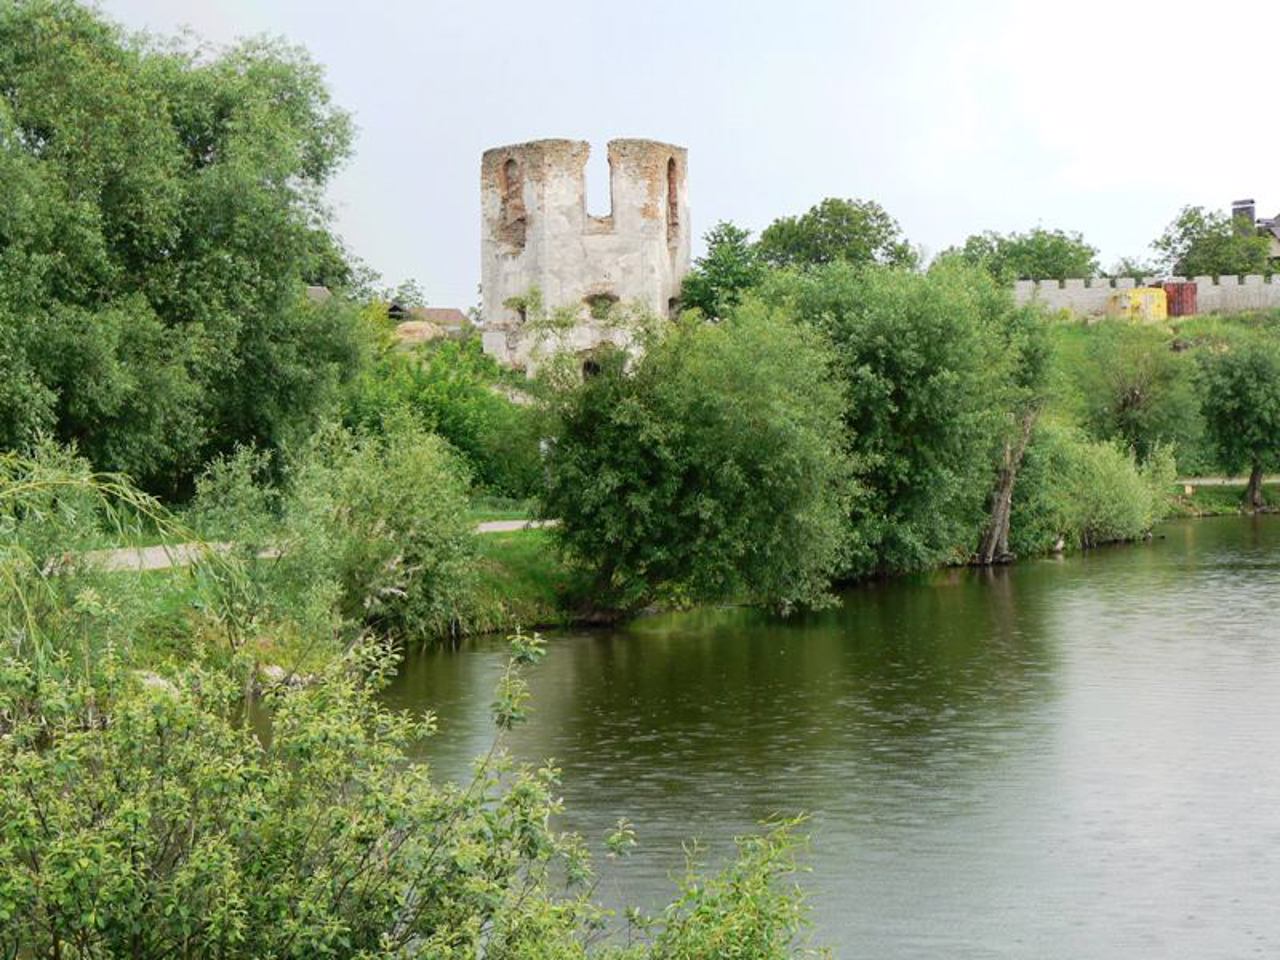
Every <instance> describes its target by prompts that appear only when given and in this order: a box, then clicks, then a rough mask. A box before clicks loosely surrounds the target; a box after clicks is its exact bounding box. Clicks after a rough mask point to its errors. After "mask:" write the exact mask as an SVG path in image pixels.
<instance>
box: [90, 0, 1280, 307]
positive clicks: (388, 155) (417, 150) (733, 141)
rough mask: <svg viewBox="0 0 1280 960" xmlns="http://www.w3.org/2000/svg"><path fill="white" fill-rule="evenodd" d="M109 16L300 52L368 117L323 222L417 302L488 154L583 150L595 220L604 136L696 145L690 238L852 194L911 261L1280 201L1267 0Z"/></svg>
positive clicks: (216, 6)
mask: <svg viewBox="0 0 1280 960" xmlns="http://www.w3.org/2000/svg"><path fill="white" fill-rule="evenodd" d="M101 5H102V8H103V9H104V10H105V11H106V12H107V13H108V14H109V15H110V16H112V17H114V18H115V19H117V20H119V21H120V22H122V23H124V24H125V25H126V26H129V27H132V28H145V29H149V30H151V31H153V32H157V33H162V34H167V33H173V32H175V31H177V30H178V29H180V28H182V27H184V26H185V27H189V28H191V29H192V30H194V31H195V32H196V33H197V34H199V35H200V36H202V37H203V38H205V39H207V40H210V41H213V42H215V43H225V42H231V41H233V40H235V39H236V38H237V37H242V36H246V35H253V34H262V33H266V34H272V35H280V36H284V37H286V38H288V39H289V40H291V41H293V42H295V43H299V44H302V45H303V46H305V47H306V48H308V49H309V50H310V51H311V54H312V56H313V57H314V58H315V59H316V60H318V61H319V62H320V63H322V64H324V65H325V67H326V68H327V70H328V76H329V80H330V84H331V87H332V89H333V93H334V97H335V99H336V100H337V102H338V103H340V104H341V105H343V106H344V107H346V108H347V109H348V110H350V111H351V112H352V113H354V115H355V118H356V122H357V124H358V125H359V135H358V139H357V143H356V153H355V157H354V159H353V160H352V161H351V162H350V164H349V165H348V167H347V168H346V169H345V171H344V172H343V173H342V175H341V176H340V177H339V178H338V179H337V181H336V182H335V184H334V186H333V189H332V192H331V196H332V202H333V205H334V209H335V212H336V215H337V223H338V228H339V231H340V233H341V234H342V235H343V237H344V238H345V240H346V241H347V243H348V245H349V246H350V247H351V249H352V250H353V251H355V252H356V253H357V254H359V255H360V256H361V257H362V258H364V259H365V260H366V261H367V262H368V263H369V264H370V265H372V266H373V267H374V268H375V269H377V270H378V271H380V272H381V273H382V274H383V275H384V277H385V278H386V280H387V282H388V283H389V284H392V285H394V284H395V283H398V282H400V281H401V280H404V279H406V278H414V279H416V280H417V281H418V282H419V283H420V284H421V285H422V287H423V289H424V290H425V292H426V294H427V298H428V300H429V301H430V302H431V303H432V304H433V305H436V306H458V307H463V308H465V307H467V306H469V305H471V304H473V303H475V302H476V301H477V294H476V287H477V284H478V282H479V272H480V265H479V245H480V238H479V220H480V209H479V196H478V190H479V165H480V153H481V151H482V150H484V149H485V148H486V147H490V146H497V145H500V144H504V143H514V142H518V141H522V140H530V139H537V138H540V137H573V138H580V139H585V140H589V141H590V142H591V143H592V144H593V146H595V147H597V148H598V149H596V150H595V151H594V153H593V156H592V160H591V163H590V164H589V175H588V185H589V191H590V196H589V198H588V202H589V206H590V207H591V208H592V210H593V212H604V211H602V210H598V209H596V208H597V207H598V206H599V204H598V203H596V202H594V200H593V198H594V197H598V196H602V195H603V196H606V197H607V193H605V192H604V186H603V184H604V180H603V169H604V165H603V149H602V148H603V145H604V143H605V142H606V141H607V140H609V139H611V138H613V137H620V136H625V137H651V138H654V139H659V140H668V141H672V142H675V143H679V144H683V145H685V146H687V147H688V148H689V199H690V206H691V209H692V215H693V218H694V229H695V230H696V231H697V233H699V234H701V233H702V232H704V231H705V230H706V229H707V228H708V227H710V226H711V225H712V224H714V223H715V222H716V221H718V220H721V219H730V220H733V221H735V222H737V223H739V224H741V225H742V226H746V227H749V228H751V229H752V230H755V231H758V230H759V229H761V228H762V227H764V226H765V225H767V224H768V223H769V222H770V221H771V220H773V219H774V218H775V217H778V216H781V215H785V214H793V213H799V212H802V211H803V210H805V209H807V208H808V207H809V206H811V205H812V204H814V203H816V202H817V201H818V200H820V199H821V198H823V197H825V196H842V197H860V198H869V199H874V200H877V201H879V202H880V203H881V204H883V205H884V206H885V207H886V208H887V209H888V210H889V212H890V213H891V214H893V215H894V216H895V217H896V218H897V219H898V221H899V222H900V223H901V224H902V227H903V230H904V231H905V232H906V235H907V236H908V238H909V239H910V240H911V241H912V242H913V243H916V244H919V245H922V246H923V247H924V248H925V250H926V252H928V253H934V252H937V251H938V250H940V249H942V248H944V247H946V246H948V245H950V244H953V243H958V242H960V241H962V240H963V239H964V238H965V237H966V236H967V235H968V234H970V233H974V232H977V231H980V230H986V229H992V230H1000V231H1007V230H1021V229H1026V228H1028V227H1031V226H1035V225H1037V224H1039V225H1042V226H1045V227H1060V228H1063V229H1067V230H1079V231H1081V232H1082V233H1083V234H1084V235H1085V238H1086V239H1087V240H1089V241H1090V242H1091V243H1093V244H1094V245H1095V246H1097V247H1099V248H1100V249H1101V250H1102V256H1103V263H1104V265H1107V264H1110V263H1111V262H1113V261H1114V260H1115V259H1116V258H1118V257H1120V256H1122V255H1144V254H1146V253H1147V252H1148V251H1147V246H1148V244H1149V243H1150V241H1151V240H1152V239H1153V238H1154V237H1155V236H1156V235H1157V234H1158V233H1159V232H1160V231H1161V230H1162V229H1163V227H1164V226H1165V225H1166V224H1167V223H1168V222H1169V221H1170V220H1171V219H1172V218H1173V216H1174V215H1175V213H1176V212H1177V210H1178V208H1179V207H1181V206H1182V205H1183V204H1187V203H1194V204H1204V205H1208V206H1213V207H1218V208H1226V207H1228V206H1229V205H1230V202H1231V201H1232V200H1233V199H1238V198H1240V197H1255V198H1256V199H1257V200H1258V203H1259V206H1260V208H1261V209H1260V212H1261V213H1266V214H1267V215H1271V214H1274V213H1277V212H1280V119H1278V114H1277V106H1276V104H1277V95H1278V94H1280V3H1277V2H1275V0H1218V2H1214V3H1205V2H1186V3H1182V2H1178V0H1110V2H1106V0H1073V2H1070V3H1062V2H1055V0H1023V2H1016V0H971V2H945V0H886V2H866V0H770V2H767V3H763V2H756V0H639V2H628V3H625V4H624V3H607V2H589V0H487V2H476V0H417V2H413V0H356V2H353V0H343V2H341V3H336V2H329V0H101ZM597 162H599V164H600V166H599V167H597V166H595V164H596V163H597ZM591 187H594V188H595V189H594V190H592V189H590V188H591ZM606 202H607V201H606ZM695 253H696V248H695Z"/></svg>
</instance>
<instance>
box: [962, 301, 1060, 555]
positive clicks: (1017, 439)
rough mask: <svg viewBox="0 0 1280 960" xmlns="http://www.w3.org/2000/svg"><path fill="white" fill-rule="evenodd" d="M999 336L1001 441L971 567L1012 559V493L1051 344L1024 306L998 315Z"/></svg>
mask: <svg viewBox="0 0 1280 960" xmlns="http://www.w3.org/2000/svg"><path fill="white" fill-rule="evenodd" d="M997 316H998V318H999V319H1000V320H1002V321H1003V322H1001V323H1000V324H999V325H998V328H997V336H998V337H999V338H1000V339H1001V340H1002V341H1003V353H1004V356H1005V357H1006V358H1008V360H1009V361H1010V364H1009V377H1008V378H1007V379H1006V381H1005V382H1004V384H1003V388H1004V389H1003V391H1002V392H1003V394H1004V396H1003V397H1000V396H998V395H997V396H993V397H992V404H993V406H995V407H996V408H997V409H1001V410H1004V411H1006V420H1005V424H1004V430H1003V431H1002V433H1003V436H1002V437H1001V438H1000V452H999V454H998V460H997V466H996V479H995V484H994V487H993V488H992V491H991V496H990V507H989V512H988V519H987V524H986V527H985V528H984V529H983V532H982V539H981V540H980V541H979V542H978V552H977V553H976V554H975V556H974V563H976V564H977V565H979V566H989V565H991V564H993V563H1006V562H1008V561H1009V560H1012V559H1013V552H1012V550H1010V548H1009V534H1010V529H1011V525H1012V521H1013V493H1014V487H1015V485H1016V484H1017V481H1018V474H1019V472H1020V471H1021V469H1022V461H1023V457H1024V456H1025V455H1026V452H1027V445H1028V444H1029V443H1030V442H1031V435H1032V431H1034V429H1035V426H1036V423H1037V422H1038V420H1039V419H1040V413H1041V411H1042V409H1043V408H1044V403H1045V399H1046V395H1047V393H1048V388H1049V357H1050V343H1049V336H1048V329H1047V326H1046V324H1045V322H1044V318H1043V317H1042V316H1041V315H1040V314H1039V312H1038V311H1036V310H1034V309H1032V308H1029V307H1023V308H1021V309H1018V310H1008V309H1004V310H999V311H998V312H997Z"/></svg>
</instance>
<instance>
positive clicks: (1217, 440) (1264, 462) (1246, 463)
mask: <svg viewBox="0 0 1280 960" xmlns="http://www.w3.org/2000/svg"><path fill="white" fill-rule="evenodd" d="M1201 371H1202V381H1201V389H1202V396H1203V400H1202V403H1203V408H1204V417H1205V422H1206V424H1207V425H1208V428H1209V436H1210V437H1211V439H1212V440H1213V443H1214V446H1215V447H1216V448H1217V451H1218V457H1219V461H1220V464H1221V466H1222V467H1223V469H1225V470H1231V471H1234V470H1238V469H1239V468H1241V467H1246V468H1248V470H1249V483H1248V486H1247V487H1246V489H1245V495H1244V503H1245V506H1246V507H1248V508H1249V509H1251V510H1258V509H1261V508H1262V507H1263V506H1265V505H1266V501H1265V500H1264V498H1263V496H1262V478H1263V473H1264V472H1265V471H1267V470H1274V469H1276V467H1277V466H1280V346H1277V345H1276V344H1275V343H1274V342H1269V341H1266V340H1263V339H1261V338H1249V339H1242V340H1239V341H1237V342H1236V343H1234V344H1232V345H1230V346H1229V347H1226V348H1223V349H1221V350H1218V351H1215V352H1211V353H1207V354H1205V355H1204V356H1203V357H1202V359H1201Z"/></svg>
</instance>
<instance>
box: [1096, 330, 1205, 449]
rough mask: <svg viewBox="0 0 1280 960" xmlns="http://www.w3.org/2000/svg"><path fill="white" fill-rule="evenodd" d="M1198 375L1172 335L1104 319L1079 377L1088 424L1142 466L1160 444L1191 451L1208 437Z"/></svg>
mask: <svg viewBox="0 0 1280 960" xmlns="http://www.w3.org/2000/svg"><path fill="white" fill-rule="evenodd" d="M1194 374H1195V369H1194V367H1193V366H1192V362H1191V360H1190V358H1189V356H1188V355H1187V354H1185V353H1177V352H1175V351H1174V350H1173V349H1172V344H1171V342H1170V337H1169V335H1168V333H1167V332H1165V331H1163V330H1160V329H1157V328H1154V327H1149V326H1139V325H1135V324H1132V323H1129V322H1126V321H1118V320H1109V321H1104V322H1102V323H1100V324H1098V326H1097V327H1095V328H1094V330H1093V332H1092V336H1090V337H1089V340H1088V347H1087V351H1086V357H1085V362H1084V363H1081V364H1080V365H1079V368H1078V371H1077V375H1076V376H1077V385H1078V389H1079V394H1080V398H1081V403H1082V405H1083V411H1084V417H1083V419H1084V423H1085V425H1086V426H1087V427H1088V428H1089V430H1090V432H1091V433H1092V434H1093V436H1094V437H1096V438H1097V439H1099V440H1112V441H1118V442H1119V443H1120V444H1121V446H1122V447H1124V448H1127V449H1130V450H1132V451H1133V452H1134V454H1135V455H1136V456H1137V458H1138V462H1139V463H1145V462H1146V461H1147V459H1148V458H1149V457H1150V456H1151V454H1152V452H1153V451H1154V450H1156V449H1157V448H1158V447H1161V446H1168V447H1172V448H1173V449H1174V450H1175V452H1177V451H1181V452H1183V453H1189V452H1191V451H1192V450H1194V449H1196V448H1197V447H1198V446H1199V444H1200V440H1201V436H1202V434H1203V433H1204V422H1203V420H1202V419H1201V416H1200V401H1199V397H1198V396H1197V395H1196V389H1195V379H1194Z"/></svg>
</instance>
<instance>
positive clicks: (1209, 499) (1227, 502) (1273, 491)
mask: <svg viewBox="0 0 1280 960" xmlns="http://www.w3.org/2000/svg"><path fill="white" fill-rule="evenodd" d="M1244 488H1245V485H1244V484H1243V483H1239V484H1227V485H1225V486H1209V485H1206V486H1199V487H1193V488H1192V489H1193V492H1192V493H1191V494H1190V495H1188V494H1187V493H1186V491H1185V489H1184V488H1183V486H1182V484H1178V485H1177V486H1176V487H1174V488H1173V490H1172V491H1171V497H1170V502H1171V506H1172V509H1171V513H1170V515H1171V516H1175V517H1220V516H1227V515H1230V514H1236V513H1243V512H1244V510H1243V508H1242V505H1243V503H1244ZM1262 497H1263V499H1264V500H1266V502H1267V506H1268V507H1270V508H1272V509H1280V487H1278V486H1276V485H1275V484H1264V485H1263V487H1262Z"/></svg>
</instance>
